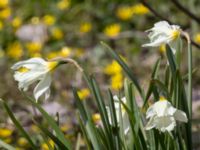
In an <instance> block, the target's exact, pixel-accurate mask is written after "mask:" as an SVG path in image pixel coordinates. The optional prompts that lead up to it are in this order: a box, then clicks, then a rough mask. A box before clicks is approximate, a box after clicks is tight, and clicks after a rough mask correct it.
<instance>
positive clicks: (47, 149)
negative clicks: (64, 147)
mask: <svg viewBox="0 0 200 150" xmlns="http://www.w3.org/2000/svg"><path fill="white" fill-rule="evenodd" d="M48 144H49V145H50V146H51V147H52V148H54V142H53V141H52V140H49V141H48ZM48 144H47V143H43V144H42V145H41V147H42V150H50V149H49V146H48Z"/></svg>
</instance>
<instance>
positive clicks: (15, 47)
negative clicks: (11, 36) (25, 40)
mask: <svg viewBox="0 0 200 150" xmlns="http://www.w3.org/2000/svg"><path fill="white" fill-rule="evenodd" d="M6 54H7V55H8V56H9V57H11V58H13V59H19V58H20V57H21V56H22V55H23V49H22V46H21V44H20V43H19V42H14V43H12V44H11V45H10V46H9V47H8V49H7V53H6Z"/></svg>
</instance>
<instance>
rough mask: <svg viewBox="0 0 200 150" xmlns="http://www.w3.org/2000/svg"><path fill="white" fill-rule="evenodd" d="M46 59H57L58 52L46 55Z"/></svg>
mask: <svg viewBox="0 0 200 150" xmlns="http://www.w3.org/2000/svg"><path fill="white" fill-rule="evenodd" d="M46 57H47V59H52V58H55V57H58V52H57V51H51V52H49V53H47V55H46Z"/></svg>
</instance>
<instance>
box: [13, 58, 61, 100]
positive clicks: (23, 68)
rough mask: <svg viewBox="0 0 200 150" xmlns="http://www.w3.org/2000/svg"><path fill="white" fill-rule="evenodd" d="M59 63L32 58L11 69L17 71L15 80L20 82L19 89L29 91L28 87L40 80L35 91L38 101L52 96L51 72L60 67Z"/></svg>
mask: <svg viewBox="0 0 200 150" xmlns="http://www.w3.org/2000/svg"><path fill="white" fill-rule="evenodd" d="M58 64H59V62H58V61H49V62H48V61H45V60H44V59H42V58H31V59H28V60H25V61H20V62H18V63H16V64H14V65H13V66H12V67H11V69H13V70H15V74H14V78H15V80H16V81H18V82H19V83H18V87H19V89H22V90H23V91H27V90H28V87H29V86H30V85H31V84H33V83H34V82H36V81H38V80H39V83H38V84H37V86H36V87H35V89H34V97H35V99H36V101H37V100H38V99H39V97H40V96H42V95H43V94H44V95H45V99H47V98H48V97H49V96H50V89H49V87H50V85H51V80H52V79H51V74H50V72H51V71H52V70H53V69H54V68H55V67H56V66H58Z"/></svg>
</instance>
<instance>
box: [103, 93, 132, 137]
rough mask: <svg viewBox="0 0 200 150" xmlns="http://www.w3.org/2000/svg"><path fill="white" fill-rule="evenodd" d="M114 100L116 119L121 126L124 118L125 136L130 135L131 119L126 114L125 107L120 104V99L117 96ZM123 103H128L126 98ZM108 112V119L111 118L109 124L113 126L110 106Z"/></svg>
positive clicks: (107, 108)
mask: <svg viewBox="0 0 200 150" xmlns="http://www.w3.org/2000/svg"><path fill="white" fill-rule="evenodd" d="M113 99H114V107H115V112H116V119H117V122H118V124H119V125H120V118H121V117H122V121H121V122H122V124H123V126H122V127H123V131H124V133H125V134H127V133H128V131H129V119H128V115H127V114H126V112H125V109H124V107H123V105H122V104H121V103H120V101H119V98H118V96H117V95H115V96H113ZM121 100H122V102H123V103H126V98H125V97H123V98H122V99H121ZM106 110H107V113H108V117H109V122H110V124H111V125H112V124H113V122H112V119H111V113H110V108H109V107H108V106H106Z"/></svg>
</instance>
